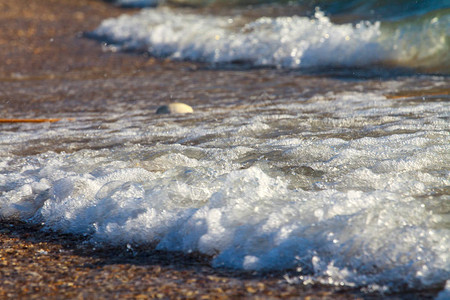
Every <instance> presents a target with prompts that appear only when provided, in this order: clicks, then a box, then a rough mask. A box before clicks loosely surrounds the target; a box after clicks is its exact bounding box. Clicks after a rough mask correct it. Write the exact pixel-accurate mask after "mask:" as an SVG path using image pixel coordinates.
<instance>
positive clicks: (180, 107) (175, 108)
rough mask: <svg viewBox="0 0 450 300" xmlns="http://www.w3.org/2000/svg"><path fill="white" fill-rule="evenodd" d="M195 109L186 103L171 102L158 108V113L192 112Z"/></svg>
mask: <svg viewBox="0 0 450 300" xmlns="http://www.w3.org/2000/svg"><path fill="white" fill-rule="evenodd" d="M193 112H194V110H193V109H192V107H190V106H189V105H187V104H184V103H170V104H168V105H162V106H160V107H158V109H157V110H156V113H157V114H191V113H193Z"/></svg>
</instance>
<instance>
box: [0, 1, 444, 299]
mask: <svg viewBox="0 0 450 300" xmlns="http://www.w3.org/2000/svg"><path fill="white" fill-rule="evenodd" d="M233 9H234V8H233ZM241 9H242V8H239V10H241ZM408 17H411V16H408ZM422 17H423V16H418V17H417V18H419V19H420V18H422ZM444 17H445V16H444ZM249 18H251V17H248V16H244V15H242V16H241V17H239V18H236V17H233V18H230V16H229V15H226V16H224V15H223V14H222V15H211V14H210V13H207V14H205V13H202V10H201V9H198V8H196V9H193V10H190V11H189V12H188V11H185V9H184V8H173V7H169V8H167V7H165V8H164V7H163V8H161V7H160V8H156V9H153V10H143V11H142V12H140V13H138V14H137V15H134V16H129V15H126V16H122V17H119V18H117V19H111V20H105V21H104V22H103V23H102V24H100V25H99V27H98V28H97V29H96V30H95V31H94V32H93V33H92V35H93V36H95V37H96V38H102V39H105V40H108V42H109V43H107V44H105V45H104V47H105V50H114V51H119V50H127V51H134V52H139V53H141V52H142V51H144V52H146V53H147V55H148V54H150V55H152V56H155V57H157V58H161V57H167V56H169V57H171V58H173V59H179V60H193V61H202V62H206V63H207V65H206V66H205V65H201V64H198V65H196V67H195V68H193V69H192V70H191V71H185V70H180V72H179V74H178V73H176V72H173V71H170V72H169V71H168V70H162V71H161V70H159V71H158V72H159V73H157V74H158V75H155V76H153V77H152V78H141V79H137V78H131V77H129V78H127V77H125V79H120V78H119V79H104V84H105V85H107V86H109V87H111V86H114V87H118V89H117V91H116V92H115V93H111V94H110V97H111V99H107V105H106V104H105V103H103V104H104V105H103V106H101V105H96V107H102V109H99V108H97V109H92V110H91V111H89V112H82V111H78V110H73V111H71V113H70V114H69V116H70V117H72V118H75V121H69V120H66V121H62V122H58V123H52V124H1V127H0V158H1V159H0V218H1V219H2V220H22V221H26V222H29V223H32V224H43V225H44V227H45V228H47V229H51V230H59V231H62V232H67V233H73V234H79V235H85V236H87V237H89V238H90V243H93V244H95V245H96V247H97V246H98V247H102V245H105V244H106V245H111V244H112V245H119V246H125V245H130V246H131V247H133V246H135V245H138V246H142V247H149V248H151V249H160V250H167V251H182V252H185V253H191V252H200V253H202V254H205V255H208V256H210V257H211V264H212V266H213V267H217V268H221V267H225V268H232V269H238V270H257V271H269V272H270V271H274V270H276V271H284V270H295V271H296V272H297V273H298V275H296V276H294V277H286V280H288V281H289V282H291V283H293V284H295V283H298V284H308V283H324V284H330V285H338V286H350V287H357V288H361V289H362V290H363V291H379V292H386V291H387V292H396V291H403V290H405V289H426V288H434V287H436V286H443V285H444V284H445V283H446V286H447V288H446V289H445V290H444V291H443V292H442V293H441V294H440V296H439V297H441V298H445V297H446V295H448V292H449V289H448V286H449V281H448V278H449V277H450V252H449V249H450V196H449V194H450V190H449V186H450V176H449V175H450V171H449V166H450V146H449V145H450V122H449V119H450V104H449V103H450V102H449V97H448V90H449V81H448V76H446V75H445V72H444V71H442V70H444V69H439V68H437V69H436V70H440V71H439V72H438V74H435V75H418V74H415V72H416V71H418V70H419V69H420V66H414V65H411V64H412V62H408V63H407V64H406V65H407V66H408V70H409V73H408V72H406V73H400V75H395V74H394V75H392V74H390V73H391V71H392V69H391V66H388V64H387V61H388V60H391V59H393V60H394V61H395V62H394V63H393V65H394V66H396V67H399V66H400V61H401V59H400V58H401V57H402V56H401V55H400V56H399V52H395V51H394V52H393V53H392V52H390V51H386V50H383V47H384V45H386V44H383V43H380V42H379V41H380V39H383V35H384V34H385V33H383V30H384V29H383V26H384V25H383V22H384V21H373V20H371V21H367V22H365V21H361V20H358V21H355V22H354V23H346V22H344V23H339V24H338V23H334V22H332V21H331V19H330V17H329V16H327V15H326V13H325V12H324V11H322V10H320V9H318V10H314V12H313V16H311V17H307V16H258V17H257V18H256V19H255V18H254V19H253V20H250V19H249ZM389 18H391V17H389ZM424 18H425V19H424V20H429V19H427V18H428V17H424ZM433 18H434V17H433ZM433 18H432V19H433ZM445 18H447V19H445ZM445 18H443V19H439V18H438V19H437V20H436V21H433V22H434V23H432V24H442V23H440V22H442V20H444V21H445V20H448V17H445ZM249 20H250V21H249ZM397 21H398V20H394V21H392V22H397ZM420 22H421V21H419V23H420ZM427 22H428V21H427ZM419 23H415V24H419ZM180 24H181V25H185V26H180ZM408 24H411V23H408ZM424 24H425V23H424ZM427 24H431V23H427ZM432 24H431V25H432ZM431 25H430V26H431ZM439 26H442V25H439ZM205 28H206V29H205ZM422 29H423V27H420V28H419V36H420V30H422ZM430 30H431V29H430ZM200 32H203V34H200ZM430 32H434V31H433V30H431V31H430ZM169 33H170V34H169ZM326 34H328V37H326ZM446 34H448V33H446ZM216 36H217V38H216ZM347 37H348V39H347ZM391 37H392V36H391ZM441 37H442V35H441ZM322 39H323V40H322ZM398 41H401V39H399V40H398ZM391 42H392V40H390V41H389V42H387V44H389V43H391ZM446 43H447V44H446ZM249 45H250V46H249ZM417 45H418V46H421V47H422V44H420V43H419V44H417ZM433 45H434V44H433ZM442 45H444V46H442ZM435 46H436V47H434V48H433V47H428V48H430V49H428V50H426V51H431V52H433V51H435V50H434V49H435V48H436V49H437V48H439V47H448V42H446V40H445V36H444V44H436V45H435ZM99 47H100V45H99ZM293 48H296V49H297V51H296V52H295V53H293V52H292V51H293ZM421 49H422V48H421ZM423 49H425V46H424V48H423ZM216 50H218V51H216ZM385 51H386V52H385ZM421 53H422V52H421ZM433 53H435V52H433ZM131 55H134V54H131ZM391 55H394V56H391ZM446 55H447V56H445V55H444V56H442V57H441V58H442V60H441V61H442V62H443V65H445V62H446V59H448V53H447V54H446ZM433 59H436V57H434V56H433ZM407 60H408V59H407ZM418 61H419V62H420V60H418ZM233 62H234V63H237V64H235V65H233V66H232V67H231V66H230V64H232V63H233ZM428 62H429V61H427V63H428ZM219 63H220V64H219ZM380 63H381V64H382V66H380ZM173 66H177V63H176V62H173V63H172V67H173ZM180 66H182V64H181V63H180ZM183 66H184V65H183ZM421 66H422V65H421ZM254 67H258V68H254ZM260 67H265V68H266V69H260ZM273 67H275V68H278V69H273ZM304 67H306V68H307V69H308V70H309V71H310V72H311V73H308V71H306V72H305V71H304ZM330 67H332V69H333V70H336V68H338V69H344V70H345V72H343V76H342V77H340V76H341V75H342V74H341V73H339V72H337V75H336V73H333V72H334V71H333V72H328V73H327V71H323V68H325V69H326V70H327V68H330ZM180 68H181V67H180ZM227 68H229V69H227ZM378 68H381V71H379V70H378ZM433 68H434V67H433ZM411 69H412V70H413V71H411ZM317 70H320V72H318V73H316V72H317ZM373 72H374V73H375V74H381V75H380V77H375V78H373ZM380 72H381V73H380ZM440 73H443V74H440ZM314 74H315V75H314ZM355 74H362V75H363V77H364V78H358V76H356V75H355ZM376 76H379V75H376ZM244 79H245V80H244ZM124 80H125V81H124ZM37 81H38V80H37ZM8 84H9V85H10V86H14V87H17V88H16V90H18V91H19V92H21V91H24V90H27V87H26V86H23V87H21V85H20V84H19V83H15V82H10V83H8ZM27 84H28V85H29V86H31V87H28V92H30V91H36V90H37V91H40V86H39V82H37V83H36V85H37V86H39V87H35V88H33V82H31V81H30V82H28V83H27ZM99 84H100V80H97V81H95V80H89V79H85V80H84V81H80V82H69V83H68V82H65V83H63V84H62V86H61V87H60V88H59V90H58V91H60V92H64V93H66V94H67V95H74V94H76V93H77V92H78V91H83V89H86V88H89V87H91V88H92V87H93V88H94V89H95V87H96V86H97V85H99ZM136 86H139V87H142V91H141V90H138V89H137V88H136ZM253 87H254V88H253ZM126 89H130V90H133V91H134V93H135V94H133V96H130V95H128V94H129V93H126V92H123V93H122V94H121V93H120V92H121V91H123V90H126ZM153 89H159V91H163V90H167V91H166V93H167V94H164V95H162V96H161V94H162V93H157V94H158V95H157V96H155V97H153V96H152V97H150V96H148V93H150V92H151V91H152V90H153ZM254 89H259V90H258V91H254ZM5 90H6V89H5ZM405 91H407V92H406V93H405ZM170 93H173V94H174V95H175V96H176V97H175V98H176V99H175V100H177V101H182V102H187V103H188V104H190V105H192V106H193V107H194V110H195V113H194V114H189V115H156V114H155V110H156V108H157V106H156V101H159V102H162V101H163V98H165V99H164V101H170V97H166V95H168V94H170ZM116 94H118V95H119V96H116ZM86 95H88V96H86ZM89 95H94V96H92V97H94V98H95V97H97V96H95V93H83V94H82V95H81V96H80V97H85V96H86V97H90V96H89ZM122 96H123V97H122ZM158 97H159V98H158ZM202 97H203V98H202ZM97 98H98V97H97ZM97 98H96V99H93V100H92V101H93V102H94V101H96V102H95V103H96V104H98V103H99V101H100V102H101V100H99V99H97ZM122 98H123V99H122ZM200 98H202V99H200ZM155 99H157V100H155ZM83 100H85V99H83ZM105 101H106V100H105ZM128 102H129V103H128ZM7 105H8V103H0V109H5V107H6V106H7ZM55 105H60V106H61V111H65V110H66V108H64V107H63V105H64V103H63V102H61V103H59V104H55ZM23 114H24V117H27V115H26V114H27V112H23ZM61 117H67V114H64V113H61Z"/></svg>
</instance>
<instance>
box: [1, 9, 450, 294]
mask: <svg viewBox="0 0 450 300" xmlns="http://www.w3.org/2000/svg"><path fill="white" fill-rule="evenodd" d="M135 11H137V10H135V9H127V10H123V9H119V8H117V7H114V6H112V5H109V4H107V3H105V2H103V1H96V0H80V1H75V2H74V1H69V0H37V1H32V2H30V1H28V0H16V1H14V2H10V1H8V0H0V26H2V28H4V29H5V30H2V31H1V32H0V57H2V58H4V61H5V63H4V64H0V88H1V87H2V86H4V88H5V90H4V94H3V95H0V101H1V102H3V103H8V105H6V106H5V107H4V108H2V110H1V112H2V117H5V118H6V117H8V118H9V117H15V116H16V117H23V116H24V114H26V115H25V116H28V115H33V116H37V117H42V116H43V117H52V116H54V115H56V116H62V117H65V114H67V115H68V116H69V117H70V116H71V113H74V112H87V113H88V112H89V111H91V110H94V111H99V110H101V109H102V110H106V111H109V110H112V109H113V108H111V107H113V105H116V104H117V103H121V104H122V102H120V101H119V100H117V99H120V100H121V101H123V103H124V104H123V107H119V108H118V110H121V109H122V110H123V109H126V108H127V107H130V106H133V105H134V101H136V102H137V101H138V100H142V99H144V100H146V101H147V99H148V103H149V104H148V105H149V107H150V108H152V107H157V106H158V105H159V104H160V103H161V102H162V101H167V94H168V92H167V89H170V88H171V86H170V85H168V86H169V87H167V86H165V87H162V88H160V89H152V87H153V86H151V85H150V84H147V82H146V81H151V80H152V79H154V78H156V77H157V76H159V75H161V74H162V75H164V76H165V77H162V79H160V81H161V82H162V81H164V80H165V79H164V78H168V79H170V80H173V81H174V83H171V85H176V84H177V82H183V80H184V79H183V76H184V77H187V78H188V79H189V78H190V77H189V76H194V75H193V74H192V70H196V68H198V64H193V63H189V62H176V63H172V62H170V61H164V60H155V59H153V58H150V57H148V56H146V55H136V54H125V53H112V52H104V51H102V47H101V45H100V43H99V42H97V41H95V40H91V39H87V38H84V37H83V33H84V32H88V31H89V30H92V29H94V28H95V27H96V26H98V25H99V24H100V22H101V20H103V19H105V18H108V17H115V16H118V15H120V14H123V13H133V12H135ZM204 72H205V73H207V74H208V72H209V73H211V72H212V71H210V70H208V69H207V68H205V70H204ZM233 72H234V71H233V70H230V71H226V70H225V71H223V72H222V73H221V74H214V75H220V76H218V78H220V79H221V80H222V81H223V82H225V83H226V84H227V85H233V80H234V82H238V81H242V80H243V81H247V82H251V83H252V84H255V86H256V88H255V90H258V87H261V86H264V84H265V83H264V82H263V80H267V78H262V76H259V74H258V71H255V73H256V75H255V74H237V73H233ZM273 72H274V73H276V72H278V71H273ZM236 74H237V75H236ZM175 75H177V76H175ZM144 77H145V78H144ZM176 77H178V78H176ZM310 77H312V76H310ZM105 78H108V79H117V80H116V81H114V80H113V81H107V80H105ZM140 78H141V79H140ZM119 79H120V80H119ZM197 79H198V78H197ZM200 79H201V77H200ZM89 80H90V81H95V84H97V85H95V84H93V85H92V86H87V87H84V84H85V83H86V82H87V81H89ZM283 80H285V82H280V83H278V85H275V86H274V87H273V89H274V90H275V89H283V90H288V92H286V93H289V90H292V92H293V93H294V92H295V93H297V91H298V90H301V89H304V90H305V91H306V90H307V89H308V87H305V86H301V85H300V84H299V82H301V81H302V78H301V77H300V76H298V77H296V76H294V75H292V77H289V78H288V79H283ZM314 80H316V81H317V83H322V81H325V79H323V80H322V79H321V78H314V79H311V80H310V83H308V84H310V85H311V86H315V85H316V84H315V81H314ZM327 80H328V79H327ZM125 81H127V82H129V83H128V84H129V85H127V86H125V87H124V86H121V85H120V84H122V83H124V82H125ZM198 81H200V80H198ZM330 82H331V83H333V84H335V85H336V86H337V85H342V86H343V89H344V88H345V85H346V84H348V83H345V82H339V81H332V80H329V81H326V82H325V83H323V85H326V84H329V83H330ZM113 84H117V86H114V85H113ZM304 85H306V83H304ZM317 85H318V84H317ZM143 87H144V88H147V90H145V89H143ZM127 88H129V90H127ZM163 88H165V89H163ZM189 88H190V87H189ZM189 88H186V90H181V91H180V92H179V91H176V90H173V91H169V93H175V96H177V93H185V94H189V93H190V95H191V96H189V97H191V99H194V100H192V101H197V102H196V103H202V101H204V102H206V101H207V100H205V99H206V98H207V95H206V93H205V95H203V92H202V91H196V93H194V92H193V91H192V89H195V88H196V87H193V88H192V89H191V90H189ZM208 88H209V89H210V93H212V94H213V93H214V92H217V94H219V92H223V90H225V91H226V88H228V86H227V87H226V88H223V87H220V88H222V90H220V88H217V87H215V86H212V87H211V86H209V87H208ZM373 88H374V89H375V88H377V87H376V85H374V87H373ZM21 89H22V90H21ZM23 91H26V93H24V92H23ZM150 91H151V92H150ZM445 91H447V90H445ZM237 92H238V93H237V94H240V95H239V96H238V97H242V98H244V97H245V98H249V99H250V98H251V96H254V95H256V94H252V93H256V92H254V91H248V90H244V92H245V94H244V95H242V93H240V92H241V91H237ZM257 92H258V93H259V91H257ZM74 93H78V94H74ZM133 93H134V94H133ZM305 93H306V92H305ZM311 93H314V89H311ZM437 93H439V94H442V92H441V91H440V90H439V91H438V92H437ZM131 94H132V95H131ZM257 95H259V94H257ZM401 96H404V95H401ZM105 99H106V100H105ZM111 99H112V100H111ZM110 100H111V103H112V104H113V105H110V104H109V102H108V101H110ZM114 101H116V102H114ZM208 101H209V100H208ZM212 101H214V99H213V100H212ZM234 104H236V103H234ZM105 106H108V107H105ZM48 147H49V148H48V149H47V148H44V149H41V147H40V148H39V149H31V150H30V151H46V150H51V151H57V150H58V149H59V148H58V146H57V145H56V146H55V145H50V146H48ZM55 149H56V150H55ZM64 150H66V149H64ZM0 242H1V244H2V247H1V249H0V265H1V268H0V298H20V299H34V298H39V299H43V298H46V299H54V298H81V299H94V298H95V299H111V298H120V299H124V298H125V299H127V298H132V299H146V298H170V299H176V298H180V299H186V298H188V299H189V298H195V299H236V298H252V299H277V298H284V299H286V298H287V299H289V298H292V299H298V298H303V299H355V298H356V299H358V298H366V299H371V298H373V299H376V298H378V297H380V295H379V294H375V295H370V294H362V293H361V292H359V291H358V290H357V289H351V288H348V287H333V286H320V285H301V284H298V285H290V284H288V282H287V281H286V280H285V279H284V278H283V276H284V274H285V273H286V272H280V273H279V274H272V275H270V274H257V273H249V272H237V271H232V270H222V269H214V268H212V267H211V266H210V261H209V259H208V258H207V257H203V256H199V255H187V254H183V253H176V252H161V251H156V250H152V249H151V247H148V248H147V249H146V248H144V247H142V249H141V248H140V249H130V248H125V247H122V248H121V247H102V248H100V249H93V245H92V244H90V243H87V238H86V237H80V236H74V235H69V234H62V233H58V232H47V231H43V230H42V228H41V227H40V226H34V225H30V224H25V223H21V222H13V223H12V222H7V221H0ZM438 292H439V291H438V290H427V291H412V292H410V293H409V292H408V293H406V292H405V293H402V294H400V295H398V294H393V295H388V296H386V295H382V296H383V297H385V298H388V299H389V298H390V299H433V298H434V297H435V296H436V295H437V293H438Z"/></svg>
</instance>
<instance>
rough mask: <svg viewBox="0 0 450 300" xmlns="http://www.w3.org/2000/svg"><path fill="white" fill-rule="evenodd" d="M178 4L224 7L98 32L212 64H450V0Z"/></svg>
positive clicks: (134, 19) (116, 43) (109, 39)
mask: <svg viewBox="0 0 450 300" xmlns="http://www.w3.org/2000/svg"><path fill="white" fill-rule="evenodd" d="M266 2H268V1H259V3H266ZM269 2H270V1H269ZM279 2H281V3H285V2H283V1H279ZM379 2H381V3H379ZM127 3H128V1H127ZM152 3H154V2H153V1H152ZM174 3H175V4H189V5H194V6H196V5H197V6H198V5H207V4H209V6H213V7H214V4H216V5H219V7H222V8H221V9H219V11H220V12H221V13H220V14H217V13H213V12H216V11H217V8H216V9H215V10H212V12H209V13H205V12H204V11H201V10H198V9H197V10H195V9H194V10H192V9H190V10H186V9H181V8H176V7H173V6H162V7H160V8H158V9H147V10H143V11H142V12H141V13H139V14H136V15H131V16H130V15H123V16H121V17H119V18H115V19H110V20H105V21H104V22H103V23H102V24H101V25H100V26H99V27H98V28H97V29H96V30H95V31H94V32H92V33H91V36H93V37H95V38H98V39H102V40H104V41H105V42H106V43H107V44H108V45H107V47H109V49H110V50H113V51H117V50H126V51H136V52H143V51H145V52H148V53H149V54H150V55H153V56H157V57H161V56H163V57H170V58H172V59H179V60H193V61H203V62H209V63H234V62H238V63H247V64H250V65H252V66H271V67H282V68H286V67H289V68H302V69H303V68H320V67H324V68H327V67H328V68H329V67H344V68H347V67H357V68H361V67H363V68H372V67H374V66H380V65H381V66H384V67H397V68H407V69H410V68H413V69H417V70H421V71H427V72H438V73H444V74H448V73H449V71H448V70H450V54H449V53H450V44H449V38H450V37H449V32H450V3H449V2H448V1H423V2H420V3H416V2H414V1H413V2H412V1H389V3H385V2H384V1H298V2H290V5H285V6H282V5H281V4H280V3H278V4H277V5H276V6H267V5H266V6H262V8H261V6H251V7H250V8H242V5H243V4H248V3H258V1H253V2H252V1H250V2H248V1H237V2H233V3H228V2H226V1H225V2H221V1H203V2H202V1H169V4H174ZM226 3H228V4H226ZM135 4H143V3H142V1H138V2H136V3H135ZM237 4H240V5H237ZM220 5H221V6H220ZM236 5H237V8H236V7H235V6H236ZM280 5H281V7H280ZM314 5H317V6H316V7H314ZM319 5H320V6H319ZM291 11H293V12H295V13H296V14H293V13H292V12H291ZM207 12H208V11H207ZM266 14H269V15H270V16H266ZM334 19H335V20H336V22H332V20H334Z"/></svg>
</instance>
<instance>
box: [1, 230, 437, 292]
mask: <svg viewBox="0 0 450 300" xmlns="http://www.w3.org/2000/svg"><path fill="white" fill-rule="evenodd" d="M0 241H1V243H2V247H1V248H0V265H1V268H0V298H11V299H13V298H16V299H58V298H61V297H63V298H65V299H73V298H77V299H153V298H163V299H238V298H240V299H342V300H346V299H377V298H379V297H383V298H384V299H434V297H436V295H437V294H438V293H439V290H425V291H410V292H404V293H400V294H388V295H380V294H378V293H374V294H363V293H361V292H360V291H359V290H358V289H355V288H350V287H335V286H324V285H319V284H311V285H301V284H289V283H288V282H287V280H286V279H285V276H286V275H287V273H288V272H279V273H278V274H276V273H274V274H270V273H266V274H264V273H257V272H244V271H234V270H227V269H214V268H212V267H211V266H210V264H209V259H208V258H207V257H205V256H202V255H197V254H191V255H188V254H184V253H178V252H166V251H157V250H153V249H151V247H145V246H141V247H140V248H139V249H134V248H132V247H131V246H127V247H118V246H102V247H99V248H96V247H95V245H93V244H92V243H90V242H89V241H88V238H87V237H80V236H76V235H71V234H62V233H58V232H51V231H45V230H42V227H41V226H37V225H30V224H26V223H23V222H5V221H2V222H1V223H0ZM287 276H289V275H287ZM291 276H295V275H294V274H293V272H292V274H291ZM18 287H20V288H18Z"/></svg>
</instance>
